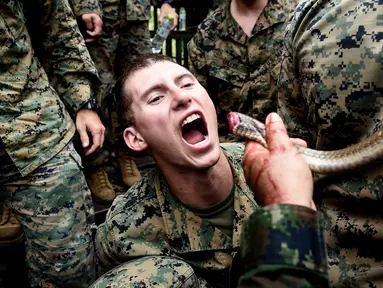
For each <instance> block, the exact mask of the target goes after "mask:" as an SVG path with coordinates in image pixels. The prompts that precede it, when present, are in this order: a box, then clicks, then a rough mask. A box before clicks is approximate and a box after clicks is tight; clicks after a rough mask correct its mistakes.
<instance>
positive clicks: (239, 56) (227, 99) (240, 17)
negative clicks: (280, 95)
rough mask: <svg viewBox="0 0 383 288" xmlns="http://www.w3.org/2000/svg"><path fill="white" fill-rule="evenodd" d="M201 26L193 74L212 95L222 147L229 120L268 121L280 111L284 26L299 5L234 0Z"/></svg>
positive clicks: (288, 0)
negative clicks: (235, 115) (232, 115)
mask: <svg viewBox="0 0 383 288" xmlns="http://www.w3.org/2000/svg"><path fill="white" fill-rule="evenodd" d="M220 2H222V3H224V5H221V6H220V7H219V8H218V9H216V10H215V11H214V12H213V13H212V14H211V15H210V16H209V17H208V18H206V19H205V20H204V21H203V22H202V23H201V24H200V25H199V26H198V30H197V33H196V35H195V36H194V37H193V39H192V40H191V41H190V42H189V44H188V51H189V58H190V60H189V64H190V67H189V68H190V71H191V72H192V73H193V74H194V75H195V76H196V77H197V79H198V80H199V81H200V83H201V84H202V85H203V86H204V87H205V88H206V89H207V90H208V92H209V95H210V97H211V98H212V100H213V102H214V104H215V107H216V110H217V115H218V127H219V135H220V140H221V141H229V140H233V139H232V138H231V137H227V135H228V133H229V129H228V126H227V121H226V115H227V113H228V112H230V111H238V112H241V113H243V114H248V115H249V116H252V117H256V118H257V119H259V120H260V121H264V120H265V118H266V116H267V115H268V114H269V113H270V112H273V111H276V110H277V107H276V98H275V92H276V83H277V77H278V73H279V69H280V64H279V61H280V56H281V54H282V48H283V39H284V35H285V32H284V31H285V29H284V28H285V23H286V22H287V21H288V20H289V18H290V16H291V14H292V13H293V12H294V10H295V6H296V5H297V4H298V2H299V1H298V0H281V1H267V0H251V1H245V0H231V1H220Z"/></svg>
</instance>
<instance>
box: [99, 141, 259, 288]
mask: <svg viewBox="0 0 383 288" xmlns="http://www.w3.org/2000/svg"><path fill="white" fill-rule="evenodd" d="M222 148H223V150H224V153H225V154H226V156H227V157H228V160H229V162H230V165H231V168H232V171H233V175H234V182H235V191H234V217H233V218H234V219H233V237H232V238H230V237H229V236H227V235H226V234H224V233H223V232H221V231H220V230H218V229H217V228H215V227H214V226H213V225H211V224H210V223H209V221H208V220H206V219H202V218H200V217H198V216H196V215H195V214H194V213H192V212H191V211H189V210H188V209H187V208H186V207H185V206H184V205H182V204H181V203H180V202H179V201H178V200H177V199H176V197H175V196H174V195H172V193H171V192H170V188H169V186H168V184H167V182H166V180H165V178H164V176H163V175H162V173H161V172H160V171H159V170H158V169H154V170H153V171H152V172H150V173H148V174H147V175H146V176H145V177H144V178H143V179H142V180H141V181H139V182H138V183H137V184H136V185H134V186H133V187H132V188H130V189H129V191H128V192H127V193H126V194H125V195H120V196H117V198H116V199H115V201H114V202H113V205H112V206H111V208H110V209H109V211H108V214H107V217H106V221H105V223H103V224H102V225H100V226H99V227H98V230H97V235H96V251H97V254H98V256H99V259H100V262H101V264H103V266H104V267H105V268H106V269H111V268H113V267H116V266H117V265H120V264H122V263H125V262H126V261H129V260H132V259H134V258H135V257H142V256H169V257H177V258H178V259H182V260H183V261H185V262H186V263H188V264H189V265H190V266H191V267H192V268H193V269H194V272H195V274H196V275H197V277H198V278H199V279H200V281H202V282H201V283H205V281H207V282H208V283H210V285H223V286H225V285H228V283H229V268H230V265H231V262H232V258H233V256H234V254H235V253H236V251H237V249H238V246H239V241H240V231H241V227H242V223H243V221H244V219H245V218H247V217H248V216H249V215H250V214H251V213H253V212H254V211H255V210H256V209H257V208H258V205H257V204H256V202H255V200H254V196H253V193H252V191H251V190H250V189H249V187H248V186H247V184H246V182H245V178H244V175H243V170H242V165H241V164H242V156H243V151H244V146H243V145H242V144H234V143H233V144H223V145H222ZM202 287H203V286H202Z"/></svg>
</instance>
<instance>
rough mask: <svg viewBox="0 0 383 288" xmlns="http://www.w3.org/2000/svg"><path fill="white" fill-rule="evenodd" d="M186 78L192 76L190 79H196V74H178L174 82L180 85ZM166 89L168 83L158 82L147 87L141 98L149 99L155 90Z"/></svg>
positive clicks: (143, 100)
mask: <svg viewBox="0 0 383 288" xmlns="http://www.w3.org/2000/svg"><path fill="white" fill-rule="evenodd" d="M184 78H190V80H194V79H195V78H194V76H193V75H192V74H191V73H187V72H186V73H182V74H180V75H178V76H176V77H175V78H174V80H173V81H174V83H176V84H177V85H179V83H180V82H181V81H182V80H183V79H184ZM164 90H166V85H164V84H163V83H158V84H155V85H153V86H151V87H149V88H148V89H146V90H145V91H144V92H143V93H142V94H141V97H140V100H141V101H142V102H145V101H146V99H148V97H149V95H150V94H151V93H153V92H156V91H164Z"/></svg>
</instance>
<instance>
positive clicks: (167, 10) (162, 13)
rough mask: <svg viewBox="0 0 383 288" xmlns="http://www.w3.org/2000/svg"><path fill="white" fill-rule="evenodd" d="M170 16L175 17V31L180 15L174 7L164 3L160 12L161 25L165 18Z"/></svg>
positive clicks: (173, 27) (173, 25)
mask: <svg viewBox="0 0 383 288" xmlns="http://www.w3.org/2000/svg"><path fill="white" fill-rule="evenodd" d="M168 14H173V16H174V20H173V24H172V28H171V30H174V29H175V28H176V27H177V23H178V14H177V13H176V11H175V10H174V9H173V8H172V6H170V4H168V3H164V4H162V6H161V10H160V25H162V23H163V22H164V18H165V17H167V16H168Z"/></svg>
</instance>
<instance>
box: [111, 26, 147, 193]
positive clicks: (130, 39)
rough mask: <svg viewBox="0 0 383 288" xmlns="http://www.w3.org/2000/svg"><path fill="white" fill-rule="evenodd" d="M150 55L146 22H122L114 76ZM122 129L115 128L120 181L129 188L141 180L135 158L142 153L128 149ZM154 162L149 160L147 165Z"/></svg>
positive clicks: (139, 156) (138, 157)
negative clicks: (145, 55)
mask: <svg viewBox="0 0 383 288" xmlns="http://www.w3.org/2000/svg"><path fill="white" fill-rule="evenodd" d="M144 53H150V33H149V23H148V21H122V22H121V25H120V38H119V46H118V50H117V59H118V61H116V63H115V73H116V75H117V76H118V75H122V74H123V72H124V70H125V68H126V66H127V65H128V63H129V62H130V61H132V60H133V59H134V58H135V57H137V56H138V55H140V54H144ZM122 130H123V127H118V128H117V153H118V159H119V161H120V167H121V175H122V180H123V181H124V183H125V185H128V186H131V185H133V184H134V183H135V182H137V181H138V180H140V179H141V174H140V172H139V170H138V169H137V165H136V162H135V158H136V159H138V160H140V159H145V160H146V159H148V158H149V157H148V156H146V157H145V158H142V157H141V156H143V154H142V153H134V152H133V151H132V150H130V149H128V147H127V146H126V144H125V142H124V141H123V139H122ZM153 163H154V162H153V161H152V159H151V158H150V160H149V163H145V164H146V165H152V164H153Z"/></svg>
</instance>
